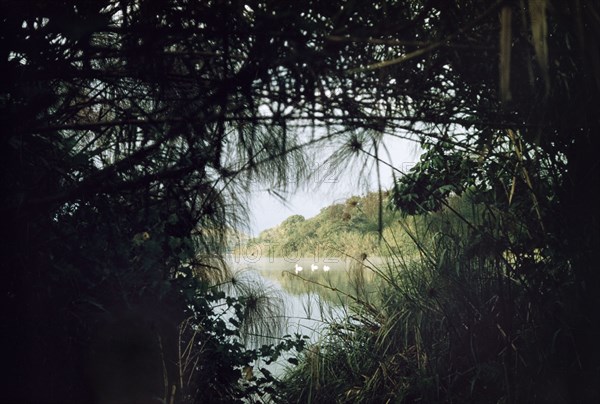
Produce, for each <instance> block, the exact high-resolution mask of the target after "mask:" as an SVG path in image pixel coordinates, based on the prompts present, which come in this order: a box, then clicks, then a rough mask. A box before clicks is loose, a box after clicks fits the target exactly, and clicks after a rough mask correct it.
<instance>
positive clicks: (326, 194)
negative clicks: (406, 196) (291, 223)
mask: <svg viewBox="0 0 600 404" xmlns="http://www.w3.org/2000/svg"><path fill="white" fill-rule="evenodd" d="M385 143H386V146H387V148H388V150H389V152H390V154H391V161H390V159H389V158H388V157H387V156H386V155H385V154H384V153H382V152H380V156H382V159H383V160H385V161H387V162H389V163H391V164H392V165H394V166H395V167H397V168H399V169H400V170H402V171H404V172H405V171H408V170H409V169H410V167H412V166H413V165H414V164H415V163H416V162H417V161H418V158H419V155H420V150H419V149H418V145H417V144H416V143H415V142H414V141H408V140H402V139H398V138H390V139H387V138H386V140H385ZM383 156H385V157H383ZM349 171H350V172H348V173H342V174H340V175H339V176H338V177H337V178H336V177H335V176H325V175H323V176H319V175H317V176H316V177H317V179H316V180H315V181H313V183H311V184H308V186H307V188H309V189H304V188H303V189H299V190H298V191H296V192H295V193H294V194H289V195H287V202H286V204H285V205H284V204H283V203H282V202H281V201H280V200H279V199H278V198H276V197H274V196H272V195H270V194H269V192H267V191H266V190H257V191H256V192H254V193H253V194H252V195H251V197H250V220H251V222H250V232H251V234H252V235H254V236H257V235H258V233H260V232H261V231H263V230H265V229H268V228H271V227H274V226H276V225H278V224H279V223H281V222H282V221H283V220H285V219H286V218H288V217H289V216H291V215H296V214H297V215H302V216H304V217H306V218H307V219H308V218H309V217H313V216H315V215H317V214H318V213H319V212H320V211H321V209H323V208H324V207H326V206H329V205H331V204H333V203H341V202H344V201H345V200H346V199H348V198H349V197H350V196H352V195H364V194H365V193H366V192H367V191H374V190H376V189H377V176H376V173H375V172H371V173H370V177H369V180H368V181H366V182H367V183H366V184H365V183H364V182H365V181H363V183H362V184H361V183H359V179H358V175H357V173H355V172H352V170H349ZM373 171H374V170H373ZM396 176H398V173H396ZM319 178H320V179H319ZM391 184H392V170H391V169H390V168H389V167H384V166H382V167H381V185H382V187H383V188H389V187H390V186H391Z"/></svg>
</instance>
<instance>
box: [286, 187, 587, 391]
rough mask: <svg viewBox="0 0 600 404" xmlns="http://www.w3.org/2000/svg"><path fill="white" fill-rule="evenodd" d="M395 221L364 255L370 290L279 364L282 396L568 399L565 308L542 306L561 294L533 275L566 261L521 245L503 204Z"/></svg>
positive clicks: (466, 204) (457, 204)
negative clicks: (371, 276)
mask: <svg viewBox="0 0 600 404" xmlns="http://www.w3.org/2000/svg"><path fill="white" fill-rule="evenodd" d="M401 222H402V228H403V229H404V230H403V232H404V234H393V233H389V232H388V233H387V234H386V235H385V237H384V242H385V243H386V244H387V248H388V250H389V251H390V252H391V256H390V257H389V259H388V261H387V265H381V266H379V267H374V266H370V265H368V263H367V264H366V268H367V269H369V270H372V271H373V272H374V273H375V274H376V277H377V278H378V279H379V282H380V294H379V298H378V299H370V300H369V301H366V300H365V299H360V298H359V297H360V293H361V290H360V288H357V289H356V291H355V292H356V295H357V296H356V297H357V299H354V300H351V301H352V302H353V306H352V312H353V314H352V315H351V316H348V318H346V319H345V320H344V321H339V322H337V323H335V324H331V325H330V327H329V329H328V332H327V334H326V335H325V336H323V338H322V339H321V341H320V342H319V343H318V344H316V345H315V346H313V347H312V348H311V349H310V350H308V351H307V352H306V353H305V354H304V356H303V357H302V360H301V363H300V365H299V366H298V367H297V368H295V369H293V370H292V371H291V372H290V373H289V374H288V376H287V380H286V381H285V386H286V387H285V389H286V391H285V395H286V399H287V400H288V401H289V402H302V403H310V402H340V403H346V402H347V403H350V402H352V403H356V402H364V403H374V402H377V403H379V402H381V403H386V402H419V403H439V402H447V403H468V402H473V403H479V402H486V403H521V402H539V403H550V402H551V403H562V402H569V397H570V396H572V395H571V394H570V393H569V392H568V391H566V390H565V388H563V385H564V378H565V377H567V376H565V375H566V374H567V373H568V372H569V370H573V368H574V367H575V366H576V358H574V357H569V354H568V353H569V352H571V350H570V349H569V347H570V346H572V342H570V341H569V338H571V337H570V331H569V330H568V328H567V326H566V325H565V323H564V322H563V323H561V318H563V317H561V316H563V315H564V314H561V313H557V312H552V311H549V310H551V308H552V307H553V308H560V307H561V305H563V303H564V302H566V301H567V299H566V298H562V297H561V295H560V293H561V292H560V291H561V290H563V289H562V288H558V287H556V285H552V284H549V282H550V277H548V276H546V277H544V275H543V274H544V273H546V274H548V273H552V272H553V271H554V272H560V271H566V270H568V269H567V268H557V266H558V265H560V264H558V263H557V262H556V261H552V260H551V259H550V257H547V256H546V255H545V254H546V252H545V251H544V250H543V249H540V248H536V249H534V248H526V247H524V246H523V245H522V243H520V241H522V240H523V238H522V237H521V236H519V237H518V236H517V235H515V232H516V230H515V229H516V228H517V227H515V224H514V222H513V221H511V218H510V217H508V216H507V215H506V214H504V215H503V214H501V213H500V212H498V211H493V210H492V209H491V208H487V207H485V206H481V205H477V204H475V203H473V202H471V201H470V200H468V198H463V199H460V200H459V199H455V200H454V201H452V203H451V204H450V206H449V207H448V209H446V210H444V211H443V212H441V213H436V214H432V215H429V216H425V217H420V218H410V217H409V218H404V219H401ZM407 238H409V239H411V240H412V244H407V243H406V242H405V240H406V239H407ZM531 245H533V244H529V247H530V246H531ZM536 271H539V272H540V274H539V275H532V274H531V273H532V272H536ZM538 277H541V278H540V279H538ZM542 278H543V279H542ZM357 284H358V283H357ZM560 310H561V311H562V312H566V309H565V308H564V307H563V308H562V309H560Z"/></svg>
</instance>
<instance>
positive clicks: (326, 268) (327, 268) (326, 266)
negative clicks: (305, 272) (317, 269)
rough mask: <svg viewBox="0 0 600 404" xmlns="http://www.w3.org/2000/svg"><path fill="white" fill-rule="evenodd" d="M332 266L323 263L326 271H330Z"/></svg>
mask: <svg viewBox="0 0 600 404" xmlns="http://www.w3.org/2000/svg"><path fill="white" fill-rule="evenodd" d="M330 269H331V268H329V265H323V271H325V272H329V270H330Z"/></svg>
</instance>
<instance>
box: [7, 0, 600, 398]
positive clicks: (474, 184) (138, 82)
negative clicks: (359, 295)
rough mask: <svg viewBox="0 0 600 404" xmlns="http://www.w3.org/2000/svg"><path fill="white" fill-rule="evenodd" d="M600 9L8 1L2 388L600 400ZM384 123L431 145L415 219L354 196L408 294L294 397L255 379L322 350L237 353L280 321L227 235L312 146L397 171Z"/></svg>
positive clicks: (511, 1) (335, 346)
mask: <svg viewBox="0 0 600 404" xmlns="http://www.w3.org/2000/svg"><path fill="white" fill-rule="evenodd" d="M599 15H600V4H599V2H598V0H590V1H585V2H583V1H558V0H556V1H555V0H528V1H524V0H523V1H521V0H500V1H495V2H491V3H490V2H485V1H464V2H463V1H460V2H452V1H436V0H433V1H430V0H427V1H426V0H423V1H420V0H415V1H406V2H404V1H402V2H400V1H382V2H375V3H373V2H364V1H347V0H339V1H335V0H334V1H328V2H322V1H312V0H311V1H304V2H282V1H270V0H252V1H247V2H243V1H238V0H225V1H205V2H191V1H187V0H169V1H167V0H157V1H145V0H77V1H75V0H63V1H60V2H58V3H56V4H54V3H49V2H43V1H35V2H20V1H11V0H4V1H2V2H1V3H0V72H2V74H1V77H0V122H1V123H2V131H3V134H2V137H1V138H0V167H1V171H0V187H1V188H2V190H3V197H2V199H0V212H1V213H2V220H3V223H2V234H1V235H2V238H1V239H0V252H1V257H2V264H1V265H2V269H1V272H0V274H1V276H2V279H1V280H2V282H0V284H1V286H0V288H1V290H0V307H2V310H3V316H2V321H3V323H2V325H3V341H2V346H1V349H2V351H1V353H2V358H3V364H2V366H3V369H4V370H5V371H4V372H3V377H2V383H3V387H2V394H3V396H2V399H3V400H6V401H9V402H19V401H22V402H77V403H79V402H99V403H102V402H115V401H118V402H140V401H142V402H150V401H151V400H155V401H159V400H162V401H163V402H205V401H206V400H208V401H214V402H235V401H240V400H243V399H246V400H251V399H261V400H267V399H268V397H269V396H271V397H272V398H273V399H278V398H281V399H282V400H283V401H286V402H290V401H291V402H294V401H301V402H304V401H324V402H328V401H342V402H343V401H346V402H360V401H362V402H382V401H383V402H385V401H386V400H388V399H389V400H396V401H401V400H404V401H407V402H413V401H414V402H417V401H420V402H456V403H459V402H482V401H483V402H506V403H516V402H523V401H525V402H539V403H543V402H560V403H563V402H564V403H567V402H597V401H600V392H599V389H598V386H600V366H599V363H600V345H598V343H597V341H598V340H599V337H600V321H599V320H598V315H597V310H598V308H599V307H600V294H598V293H597V291H598V290H600V272H598V271H597V270H596V268H597V265H598V262H599V259H600V248H599V246H600V217H599V212H598V209H597V207H598V206H600V195H599V192H598V191H599V184H598V182H599V181H600V172H599V171H600V165H598V163H597V160H598V159H597V156H596V154H597V151H598V150H600V147H599V146H600V136H598V134H599V131H600V114H598V110H597V105H598V103H599V100H600V68H599V65H600V62H599V61H600V42H599V41H598V38H600V18H599V17H598V16H599ZM388 136H394V137H402V138H409V139H414V140H415V141H418V142H419V143H420V145H421V147H422V148H423V149H424V150H425V153H424V154H423V155H422V156H421V161H420V163H419V164H418V165H417V166H416V167H415V168H414V169H412V170H411V171H410V172H408V173H402V172H400V171H399V170H398V171H397V173H398V176H397V180H396V182H395V184H394V185H393V189H392V190H391V194H390V195H389V201H390V204H391V206H392V208H393V209H395V210H397V212H398V214H400V215H404V218H401V219H399V220H401V222H400V223H399V224H402V223H404V224H403V229H402V230H401V231H402V233H401V234H399V233H397V231H396V230H397V229H395V226H392V227H390V226H388V230H389V229H390V228H391V231H388V233H385V232H384V231H383V229H384V228H385V226H386V223H385V220H386V218H387V217H393V216H388V213H385V212H384V211H383V210H382V208H384V207H385V206H386V203H385V201H384V199H385V198H384V196H383V194H382V193H377V194H376V195H377V198H376V200H373V201H372V203H371V202H369V208H368V212H367V210H366V209H365V213H364V216H361V214H356V211H358V210H359V209H358V207H353V211H350V209H349V208H348V207H347V206H343V207H341V208H337V209H342V223H341V226H342V228H343V226H345V223H347V222H344V210H347V211H346V212H345V213H346V214H347V215H349V216H350V217H346V219H347V221H348V222H352V221H353V220H354V221H357V222H358V221H360V220H364V221H365V222H364V223H362V224H361V225H360V226H362V229H369V231H374V233H376V240H377V241H378V242H379V238H380V237H381V240H382V243H383V244H387V245H390V246H392V247H393V248H395V250H394V249H393V248H392V250H391V253H390V257H391V259H390V265H389V266H388V267H386V268H382V269H381V270H378V271H379V272H378V273H379V276H380V277H381V278H382V279H383V280H384V282H385V283H386V284H387V288H386V291H385V295H384V296H385V299H384V300H383V302H380V303H378V304H377V305H376V306H375V305H373V304H371V303H367V302H363V304H357V306H356V308H355V309H356V313H355V316H354V317H353V319H352V321H350V322H348V323H345V324H339V325H336V326H334V327H332V328H331V333H330V335H329V337H328V338H326V339H324V340H323V343H322V344H321V345H319V346H315V347H313V348H311V349H310V350H309V351H307V352H308V353H306V354H305V356H304V360H303V361H302V362H301V363H300V365H299V367H298V368H297V372H295V373H291V374H290V376H289V379H288V383H287V384H286V385H285V387H286V388H285V389H282V387H284V386H281V385H279V384H278V383H277V382H276V381H274V380H273V378H272V377H271V376H270V375H269V373H268V372H267V371H265V372H262V373H261V372H260V371H259V370H258V369H255V370H256V372H255V370H253V366H255V365H256V363H257V362H256V360H257V359H258V358H259V357H261V356H262V357H265V358H266V359H267V360H270V359H272V358H273V357H275V356H277V355H279V354H280V353H281V351H282V350H284V349H287V348H293V347H296V348H302V346H303V343H302V340H299V341H294V340H292V339H284V340H283V341H282V342H281V344H278V345H273V346H268V345H267V346H265V347H264V348H259V349H257V350H253V349H249V348H247V347H246V346H244V345H243V344H242V343H241V342H240V341H242V340H243V338H244V335H243V334H244V330H246V331H247V330H252V329H255V328H253V327H251V326H250V324H249V322H250V321H259V322H260V319H261V316H260V315H258V316H257V313H259V314H260V313H263V314H265V313H272V310H271V309H269V307H268V304H266V305H265V303H268V300H269V299H268V298H265V296H264V294H261V293H260V292H256V290H255V289H252V288H246V287H242V288H240V289H242V290H241V291H238V292H235V291H232V290H233V289H231V288H234V287H236V286H241V285H240V282H239V280H236V279H235V278H234V279H232V278H231V276H230V274H229V273H228V270H227V267H226V266H225V265H224V262H223V260H222V259H221V258H222V255H223V254H224V252H225V251H226V248H227V245H226V235H227V234H228V232H231V231H232V229H233V228H237V227H238V226H240V225H241V224H243V222H244V218H245V215H244V207H245V204H244V200H245V195H246V194H247V192H248V191H249V190H250V189H252V188H253V187H260V188H262V189H265V190H268V191H269V192H272V193H273V194H274V195H280V196H283V197H285V192H287V191H289V190H291V188H292V187H291V185H290V184H298V183H300V182H301V180H302V179H306V178H307V176H308V175H309V174H310V173H308V171H307V162H306V161H307V160H306V155H307V154H309V153H310V152H311V151H312V150H314V148H315V147H318V148H322V147H323V146H331V147H332V148H333V150H335V151H334V152H333V153H332V155H331V156H330V158H329V159H328V163H329V164H330V166H331V167H332V168H333V169H336V170H338V169H343V168H357V169H358V171H360V168H361V167H369V162H370V163H372V166H373V167H374V168H375V169H376V170H377V169H378V168H379V166H380V165H382V164H385V155H386V149H385V140H386V137H388ZM378 185H381V184H378ZM453 197H456V198H454V199H453ZM367 199H368V198H367ZM369 201H371V200H370V199H369ZM375 202H376V203H375ZM365 203H366V201H365ZM375 207H378V208H379V209H375ZM375 211H377V213H375ZM336 214H337V213H336ZM415 215H417V216H420V219H414V220H417V221H418V223H417V224H413V225H412V226H409V225H408V224H407V223H411V222H410V221H411V220H413V219H412V218H414V217H415ZM361 217H362V219H361ZM394 220H395V219H394ZM304 222H308V221H304ZM356 224H357V225H358V223H356ZM288 225H289V226H298V227H302V226H303V221H302V220H300V218H294V219H292V220H291V221H290V223H288ZM300 225H302V226H300ZM306 230H307V231H309V229H308V227H307V229H306ZM331 230H332V229H330V231H331ZM313 231H314V232H315V234H316V232H319V231H323V232H326V231H328V229H326V228H324V229H322V230H321V229H317V228H314V229H313ZM324 234H326V233H324ZM327 234H328V233H327ZM395 237H397V238H398V240H401V241H402V242H398V243H396V242H395V241H394V238H395ZM407 237H408V238H410V239H411V240H412V242H413V245H412V246H411V247H410V248H413V249H414V248H416V249H417V251H418V255H419V257H420V258H421V259H420V261H419V262H418V263H416V264H415V263H414V262H412V263H411V262H408V261H406V260H404V255H403V252H402V248H403V246H404V245H405V243H404V240H405V239H406V238H407ZM357 241H359V240H357ZM290 247H292V248H297V249H298V248H299V246H291V245H290ZM410 255H411V256H413V255H414V254H413V253H412V252H411V253H410ZM411 261H412V260H411ZM224 285H229V286H230V287H231V288H226V287H224ZM244 290H245V291H247V292H251V293H243V291H244ZM226 292H227V293H226ZM223 307H227V308H229V311H228V313H229V314H228V316H229V317H228V316H225V315H224V314H223V312H222V310H221V308H223ZM263 317H264V316H263ZM267 323H268V322H267ZM267 323H264V324H265V325H266V326H269V325H268V324H267ZM306 381H309V382H310V383H306Z"/></svg>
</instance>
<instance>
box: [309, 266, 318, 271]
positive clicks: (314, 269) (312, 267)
mask: <svg viewBox="0 0 600 404" xmlns="http://www.w3.org/2000/svg"><path fill="white" fill-rule="evenodd" d="M317 269H319V266H318V265H315V264H310V270H311V271H313V272H315V271H316V270H317Z"/></svg>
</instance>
